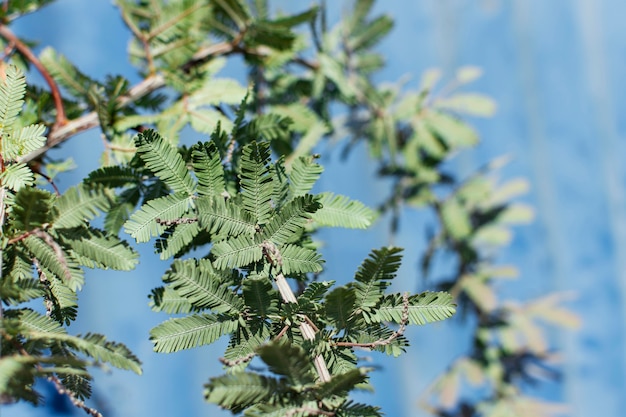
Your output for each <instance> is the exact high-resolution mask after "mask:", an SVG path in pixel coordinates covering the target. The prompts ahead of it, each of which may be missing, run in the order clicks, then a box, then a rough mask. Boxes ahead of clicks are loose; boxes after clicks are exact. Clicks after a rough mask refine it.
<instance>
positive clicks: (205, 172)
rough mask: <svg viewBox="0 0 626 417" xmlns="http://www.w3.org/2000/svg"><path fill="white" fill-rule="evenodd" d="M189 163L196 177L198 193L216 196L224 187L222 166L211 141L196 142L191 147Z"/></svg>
mask: <svg viewBox="0 0 626 417" xmlns="http://www.w3.org/2000/svg"><path fill="white" fill-rule="evenodd" d="M191 164H192V167H193V170H194V172H195V173H196V177H197V178H198V194H199V195H201V196H202V195H212V196H218V195H221V194H222V192H223V191H224V190H225V189H226V184H225V182H224V168H223V167H222V161H221V159H220V154H219V152H218V150H217V147H216V146H215V144H214V143H213V142H205V143H197V144H195V145H194V146H193V147H192V148H191Z"/></svg>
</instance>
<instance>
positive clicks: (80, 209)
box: [53, 184, 111, 228]
mask: <svg viewBox="0 0 626 417" xmlns="http://www.w3.org/2000/svg"><path fill="white" fill-rule="evenodd" d="M110 207H111V197H110V196H109V195H107V193H106V192H105V189H103V188H95V189H90V188H88V187H87V186H85V185H82V184H80V185H77V186H75V187H72V188H70V189H68V190H67V191H66V192H65V193H64V194H63V195H62V196H61V197H59V198H58V199H57V201H56V202H55V204H54V208H53V213H54V219H53V223H54V227H55V228H71V227H77V226H83V225H85V222H86V221H88V220H91V219H93V218H94V217H96V216H97V215H99V214H100V212H106V211H107V210H108V209H109V208H110Z"/></svg>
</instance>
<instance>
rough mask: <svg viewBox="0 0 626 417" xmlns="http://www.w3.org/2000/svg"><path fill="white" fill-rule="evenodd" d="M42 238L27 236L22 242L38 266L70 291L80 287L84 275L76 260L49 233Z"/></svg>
mask: <svg viewBox="0 0 626 417" xmlns="http://www.w3.org/2000/svg"><path fill="white" fill-rule="evenodd" d="M44 238H45V240H43V239H41V238H39V237H35V236H28V237H27V238H26V239H24V240H22V243H23V244H24V246H25V247H26V248H27V249H28V250H29V251H30V253H31V255H32V256H33V257H35V258H36V259H37V260H38V261H39V266H40V267H42V268H45V269H46V270H48V271H50V272H51V273H52V274H54V275H55V276H56V277H57V278H59V279H60V280H62V281H63V283H64V284H65V285H67V286H68V287H69V288H70V289H71V290H72V291H76V290H78V289H80V287H81V286H82V285H83V283H84V277H83V271H82V270H81V269H80V268H79V267H78V264H77V263H76V261H75V260H74V259H73V258H71V257H70V256H69V255H68V254H67V253H66V252H65V251H64V250H63V248H61V246H60V245H59V244H58V243H57V242H56V241H54V240H52V239H51V237H50V236H49V235H48V236H47V237H46V236H45V235H44Z"/></svg>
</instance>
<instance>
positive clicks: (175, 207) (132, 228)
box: [124, 193, 192, 242]
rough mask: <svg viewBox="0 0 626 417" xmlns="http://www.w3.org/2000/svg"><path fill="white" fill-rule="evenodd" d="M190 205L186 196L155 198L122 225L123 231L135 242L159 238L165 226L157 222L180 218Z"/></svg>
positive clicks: (176, 195)
mask: <svg viewBox="0 0 626 417" xmlns="http://www.w3.org/2000/svg"><path fill="white" fill-rule="evenodd" d="M191 205H192V199H191V197H190V196H189V195H188V194H185V193H176V194H170V195H166V196H163V197H160V198H155V199H154V200H150V201H148V202H147V203H145V204H144V205H143V206H141V208H140V209H139V210H137V211H136V212H135V213H133V215H132V216H130V219H128V221H126V223H124V231H125V232H126V233H128V234H129V235H131V236H132V237H134V238H135V240H137V242H147V241H148V240H150V238H151V237H152V236H159V235H161V234H162V233H163V232H164V231H165V228H166V227H165V226H163V225H162V224H160V223H158V222H157V220H161V221H163V220H176V219H179V218H181V217H182V216H183V215H184V214H185V213H187V211H188V210H189V208H190V207H191Z"/></svg>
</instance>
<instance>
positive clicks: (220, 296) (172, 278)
mask: <svg viewBox="0 0 626 417" xmlns="http://www.w3.org/2000/svg"><path fill="white" fill-rule="evenodd" d="M163 281H164V282H167V283H170V287H171V288H173V289H174V290H175V291H176V292H177V293H178V294H180V295H181V296H183V297H185V298H186V299H187V300H188V301H189V302H190V303H191V305H192V306H193V307H194V308H197V309H205V308H210V309H211V310H213V312H215V313H240V312H241V310H242V309H243V307H244V305H243V302H242V300H241V298H240V297H239V296H238V295H237V294H235V293H234V292H233V291H232V290H231V289H230V288H229V286H230V285H232V283H231V282H229V281H228V280H224V278H223V277H222V276H221V275H220V274H219V273H218V272H217V271H215V270H214V269H213V266H211V263H210V261H209V260H207V259H200V260H196V259H188V260H185V261H180V260H176V261H174V263H173V264H172V268H171V269H170V270H168V271H167V272H166V273H165V275H164V276H163Z"/></svg>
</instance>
